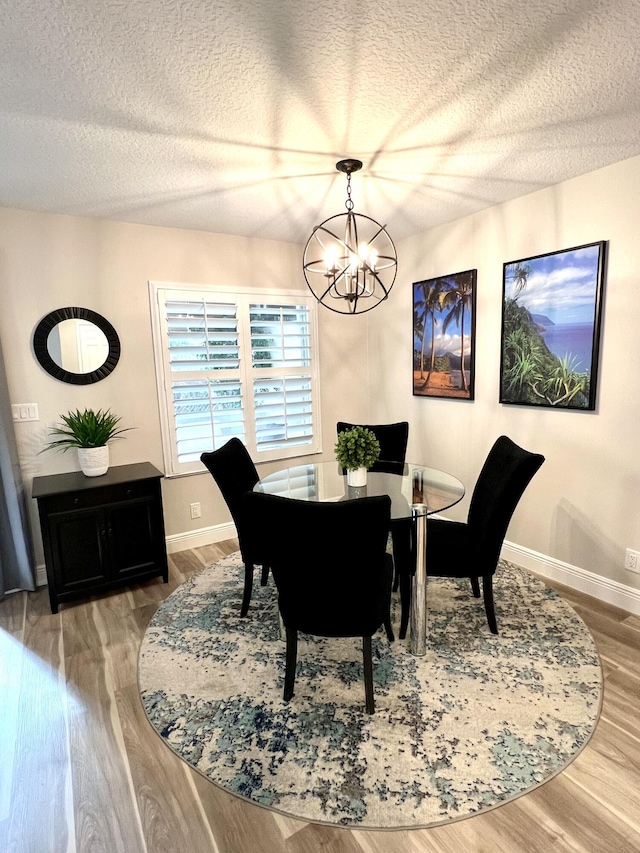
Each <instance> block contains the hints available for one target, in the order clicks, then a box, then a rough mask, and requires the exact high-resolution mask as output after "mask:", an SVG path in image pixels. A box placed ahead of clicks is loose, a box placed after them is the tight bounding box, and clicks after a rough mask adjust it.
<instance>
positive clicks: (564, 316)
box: [500, 241, 606, 410]
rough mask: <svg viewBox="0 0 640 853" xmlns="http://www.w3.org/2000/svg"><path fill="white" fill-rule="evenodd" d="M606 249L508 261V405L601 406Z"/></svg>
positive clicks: (503, 390) (503, 376)
mask: <svg viewBox="0 0 640 853" xmlns="http://www.w3.org/2000/svg"><path fill="white" fill-rule="evenodd" d="M605 248H606V243H605V241H602V242H599V243H589V244H588V245H585V246H576V247H575V248H573V249H563V250H561V251H559V252H550V253H549V254H546V255H536V256H534V257H532V258H522V259H521V260H519V261H510V262H509V263H506V264H504V268H503V279H502V349H501V359H500V402H501V403H516V404H519V405H524V406H548V407H551V408H556V409H584V410H593V409H595V407H596V382H597V375H598V354H599V342H600V323H601V314H602V293H603V286H604V269H605Z"/></svg>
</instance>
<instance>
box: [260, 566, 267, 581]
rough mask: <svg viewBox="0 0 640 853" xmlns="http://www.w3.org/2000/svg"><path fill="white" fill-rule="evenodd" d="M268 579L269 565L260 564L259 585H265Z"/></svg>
mask: <svg viewBox="0 0 640 853" xmlns="http://www.w3.org/2000/svg"><path fill="white" fill-rule="evenodd" d="M268 580H269V566H265V564H264V563H263V564H262V577H261V578H260V586H266V585H267V581H268Z"/></svg>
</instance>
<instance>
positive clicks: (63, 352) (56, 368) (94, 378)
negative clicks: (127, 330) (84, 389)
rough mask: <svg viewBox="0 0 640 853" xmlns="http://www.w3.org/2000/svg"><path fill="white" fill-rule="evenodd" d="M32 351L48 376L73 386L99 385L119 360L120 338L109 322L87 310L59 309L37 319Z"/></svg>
mask: <svg viewBox="0 0 640 853" xmlns="http://www.w3.org/2000/svg"><path fill="white" fill-rule="evenodd" d="M33 351H34V353H35V356H36V358H37V359H38V362H39V363H40V365H41V366H42V367H43V368H44V370H46V371H47V373H48V374H50V375H51V376H54V377H55V378H56V379H59V380H60V381H61V382H69V383H71V384H72V385H89V384H91V383H92V382H99V381H100V380H101V379H104V378H105V376H108V375H109V374H110V373H111V372H112V371H113V370H114V368H115V366H116V364H117V363H118V359H119V358H120V339H119V338H118V334H117V332H116V330H115V329H114V328H113V326H112V325H111V323H109V321H108V320H105V318H104V317H103V316H101V315H100V314H96V312H95V311H91V310H90V309H89V308H59V309H58V310H57V311H51V313H49V314H47V315H46V316H45V317H43V318H42V320H40V322H39V323H38V325H37V326H36V330H35V332H34V333H33Z"/></svg>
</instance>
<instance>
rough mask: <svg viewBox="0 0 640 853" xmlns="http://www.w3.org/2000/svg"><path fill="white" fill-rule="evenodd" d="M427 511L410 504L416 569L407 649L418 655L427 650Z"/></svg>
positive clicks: (413, 579) (422, 506)
mask: <svg viewBox="0 0 640 853" xmlns="http://www.w3.org/2000/svg"><path fill="white" fill-rule="evenodd" d="M427 512H428V510H427V507H426V506H425V505H424V504H412V506H411V517H412V519H413V544H414V548H415V554H416V570H415V572H414V574H413V578H412V579H411V610H410V613H409V651H410V652H411V654H412V655H416V656H418V657H421V656H422V655H424V654H426V652H427Z"/></svg>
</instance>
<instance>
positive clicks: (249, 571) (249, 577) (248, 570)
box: [240, 563, 253, 616]
mask: <svg viewBox="0 0 640 853" xmlns="http://www.w3.org/2000/svg"><path fill="white" fill-rule="evenodd" d="M252 590H253V564H252V563H245V564H244V594H243V596H242V607H241V609H240V616H246V615H247V612H248V610H249V604H250V602H251V591H252Z"/></svg>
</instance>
